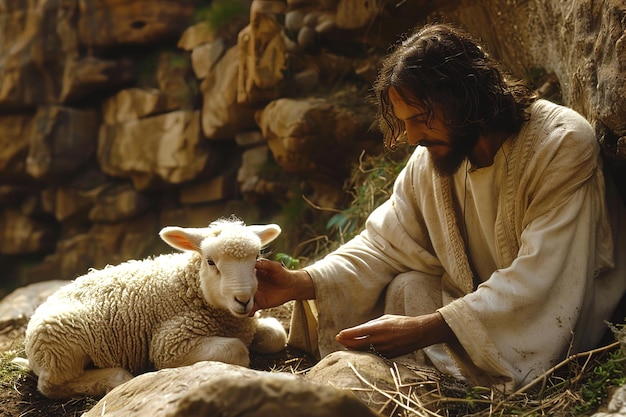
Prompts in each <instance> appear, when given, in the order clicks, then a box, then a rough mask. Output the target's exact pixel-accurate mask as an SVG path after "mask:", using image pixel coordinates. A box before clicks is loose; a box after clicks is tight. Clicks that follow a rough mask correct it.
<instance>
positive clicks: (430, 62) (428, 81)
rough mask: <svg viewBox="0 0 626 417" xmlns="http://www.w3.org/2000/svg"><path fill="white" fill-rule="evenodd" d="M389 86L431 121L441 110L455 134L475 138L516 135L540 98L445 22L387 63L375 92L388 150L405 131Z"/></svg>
mask: <svg viewBox="0 0 626 417" xmlns="http://www.w3.org/2000/svg"><path fill="white" fill-rule="evenodd" d="M391 87H394V88H395V89H396V90H397V91H398V93H399V94H400V96H401V97H402V99H403V100H404V101H405V102H406V103H407V104H411V105H416V106H418V107H420V108H422V109H425V110H426V112H427V115H428V121H429V123H430V122H432V120H433V116H434V113H435V110H437V111H439V112H441V113H440V114H442V115H443V119H444V120H443V121H444V124H445V125H446V126H447V127H448V128H449V129H450V130H451V132H452V133H457V132H459V133H460V132H463V133H464V134H470V135H472V136H478V135H481V134H487V133H493V132H498V133H509V134H510V133H515V132H517V131H518V130H519V129H520V128H521V126H522V124H523V123H524V121H526V120H528V115H527V112H526V109H527V108H528V107H529V106H530V105H531V104H532V103H533V102H534V101H535V100H536V99H537V95H536V94H535V92H534V91H533V90H532V89H531V88H529V87H527V86H526V85H524V84H523V83H522V82H520V81H517V80H514V79H513V78H511V77H510V76H509V74H508V73H507V72H506V71H505V70H504V69H503V68H502V67H501V65H500V64H499V63H498V62H496V61H495V60H494V59H492V58H491V57H490V56H489V55H488V54H487V53H486V52H485V51H484V49H483V48H482V47H481V46H480V44H479V43H478V42H477V41H476V40H474V39H473V38H472V37H471V36H470V35H469V34H468V33H466V32H465V31H463V30H461V29H459V28H456V27H454V26H451V25H447V24H433V25H428V26H425V27H424V28H421V29H419V30H417V31H416V32H415V33H413V34H412V35H411V36H410V37H408V38H407V39H406V40H404V41H403V42H402V43H401V44H399V45H398V46H397V47H396V49H395V50H394V51H393V52H392V53H391V54H390V55H389V56H387V57H386V58H385V59H384V60H383V63H382V68H381V70H380V73H379V75H378V78H377V80H376V82H375V83H374V93H375V95H376V100H377V101H378V118H377V119H378V123H379V127H380V128H381V130H382V132H383V134H384V138H385V145H386V146H387V147H393V146H394V145H395V144H396V143H397V142H398V141H401V138H402V134H403V132H404V126H403V123H402V122H401V121H399V120H398V119H397V118H396V117H395V115H394V114H393V109H392V107H391V103H390V100H389V89H390V88H391Z"/></svg>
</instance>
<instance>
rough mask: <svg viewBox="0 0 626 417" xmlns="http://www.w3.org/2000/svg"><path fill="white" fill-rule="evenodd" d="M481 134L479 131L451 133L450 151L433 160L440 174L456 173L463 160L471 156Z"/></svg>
mask: <svg viewBox="0 0 626 417" xmlns="http://www.w3.org/2000/svg"><path fill="white" fill-rule="evenodd" d="M479 137H480V135H479V134H478V133H477V132H469V133H467V132H466V133H464V134H459V133H452V132H451V133H450V144H451V145H450V151H449V152H448V153H447V154H446V155H445V156H443V157H440V158H437V159H435V158H433V157H432V154H431V157H430V158H431V160H432V162H433V166H434V167H435V170H436V171H437V172H438V173H439V175H454V174H455V173H456V172H457V171H458V170H459V168H460V167H461V165H462V164H463V162H464V161H465V160H466V159H467V158H469V157H470V155H471V152H472V149H474V146H475V145H476V142H478V139H479Z"/></svg>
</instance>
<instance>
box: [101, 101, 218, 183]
mask: <svg viewBox="0 0 626 417" xmlns="http://www.w3.org/2000/svg"><path fill="white" fill-rule="evenodd" d="M208 160H209V149H208V147H207V146H206V144H205V141H204V139H203V138H202V136H201V135H200V114H199V112H197V111H184V110H180V111H175V112H170V113H166V114H163V115H159V116H154V117H149V118H145V119H140V120H135V121H130V122H126V123H117V124H103V125H101V127H100V133H99V137H98V161H99V163H100V166H101V168H102V171H104V172H105V173H106V174H108V175H112V176H115V177H124V178H131V179H132V181H133V184H134V185H135V188H137V189H139V190H142V189H146V188H149V187H150V186H151V185H153V184H154V183H157V182H165V183H170V184H180V183H183V182H186V181H190V180H192V179H194V178H196V177H197V176H198V175H199V174H200V173H202V172H203V171H204V169H205V167H206V165H207V161H208Z"/></svg>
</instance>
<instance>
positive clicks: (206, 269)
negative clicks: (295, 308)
mask: <svg viewBox="0 0 626 417" xmlns="http://www.w3.org/2000/svg"><path fill="white" fill-rule="evenodd" d="M201 246H202V254H203V258H204V262H203V265H202V269H201V271H200V287H201V289H202V292H203V294H204V297H205V299H206V301H207V303H209V304H211V305H214V306H216V307H220V308H223V309H225V310H229V311H230V312H231V313H232V314H233V315H235V316H247V315H249V314H250V311H251V310H252V307H253V305H254V294H255V293H256V289H257V279H256V272H255V268H254V266H255V264H256V260H257V256H258V254H259V251H260V250H261V239H260V238H259V237H258V236H257V235H256V234H254V233H251V232H250V231H247V230H239V231H235V230H229V231H224V232H222V233H220V234H219V235H218V236H212V237H208V238H206V239H205V240H204V241H203V242H202V245H201Z"/></svg>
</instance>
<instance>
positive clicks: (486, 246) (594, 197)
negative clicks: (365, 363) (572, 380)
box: [291, 100, 626, 390]
mask: <svg viewBox="0 0 626 417" xmlns="http://www.w3.org/2000/svg"><path fill="white" fill-rule="evenodd" d="M530 110H531V118H530V120H529V121H528V122H526V123H525V124H524V126H523V128H522V130H521V131H520V133H519V134H517V135H515V136H512V137H510V138H509V139H507V141H506V142H505V144H504V145H503V147H502V149H500V151H498V154H497V155H496V158H495V160H494V164H493V165H491V166H489V167H484V168H480V169H473V168H472V167H470V166H467V167H466V166H463V167H462V168H461V169H460V170H459V171H458V172H457V173H456V174H455V175H454V176H452V177H447V176H439V175H438V174H437V173H436V172H435V171H434V170H433V167H432V162H431V159H430V156H429V154H428V150H427V149H426V148H423V147H418V148H417V149H416V150H415V152H414V153H413V155H412V156H411V158H410V159H409V161H408V163H407V166H406V167H405V169H404V170H403V171H402V172H401V173H400V174H399V176H398V178H397V180H396V182H395V185H394V192H393V195H392V196H391V198H390V199H389V200H388V201H387V202H385V203H383V204H382V205H381V206H380V207H378V208H377V209H376V210H375V211H374V212H372V214H371V215H370V216H369V218H368V220H367V222H366V227H365V230H364V231H363V232H362V233H361V234H360V235H359V236H357V237H355V238H354V239H353V240H351V241H350V242H348V243H346V244H345V245H343V246H342V247H341V248H339V249H338V250H337V251H335V252H333V253H332V254H330V255H328V256H327V257H325V258H324V259H322V260H320V261H318V262H316V263H315V264H313V265H311V266H308V267H306V268H305V269H306V270H307V271H308V272H309V274H310V275H311V277H312V279H313V283H314V285H315V292H316V307H317V334H310V333H306V331H303V330H305V329H303V328H302V324H301V319H302V315H301V314H299V313H301V312H302V310H300V307H301V306H300V307H299V308H298V309H296V312H295V314H294V318H293V321H292V335H291V340H292V341H294V342H295V343H296V344H300V345H302V344H303V343H300V342H302V340H303V339H306V340H307V342H309V344H313V345H314V344H315V342H317V344H318V346H317V347H318V349H319V354H320V355H321V356H325V355H327V354H328V353H330V352H333V351H335V350H340V349H342V346H341V345H339V344H338V343H337V342H335V340H334V336H335V335H336V334H337V333H338V332H339V331H340V330H342V329H344V328H347V327H351V326H354V325H357V324H360V323H363V322H365V321H367V320H370V319H372V318H375V317H378V316H380V315H381V314H383V313H384V312H394V311H397V310H398V308H399V309H400V310H402V309H403V308H404V307H402V306H401V307H397V306H390V304H393V303H395V301H394V300H393V299H391V300H389V299H387V300H385V292H386V289H387V286H388V284H390V282H391V281H392V280H393V279H394V277H396V276H398V275H399V274H402V273H407V272H409V273H412V274H414V275H417V276H418V277H419V276H421V277H423V278H424V279H425V280H430V281H432V280H433V279H436V280H437V283H438V284H437V285H429V286H428V287H424V289H423V291H422V289H421V288H420V289H419V290H416V291H415V293H416V294H417V296H416V298H415V299H414V300H413V301H411V302H413V303H415V305H416V307H415V309H411V308H408V309H405V310H409V313H407V314H413V313H414V312H417V313H415V314H422V313H426V312H428V311H422V310H420V308H422V307H421V306H425V305H434V306H436V307H438V308H437V310H438V311H439V312H440V313H441V314H442V316H443V318H444V319H445V320H446V322H447V324H448V325H449V326H450V328H451V329H452V330H453V332H454V333H455V335H456V337H457V339H458V341H459V344H455V345H454V346H448V345H446V346H445V349H440V348H441V347H442V346H434V347H432V348H427V349H425V350H424V351H425V352H426V354H427V356H429V357H430V359H431V361H432V363H434V365H435V366H436V367H438V368H439V369H440V370H442V371H444V372H451V373H455V370H456V369H460V371H461V374H462V375H463V376H464V377H465V378H467V379H468V380H470V381H471V382H473V383H476V384H499V383H502V384H504V389H506V390H509V389H513V388H515V387H516V386H519V385H520V384H522V383H525V382H527V381H529V380H531V379H532V378H534V377H535V376H537V375H539V374H540V373H542V372H544V371H545V370H547V369H549V368H550V367H552V366H554V365H555V364H556V363H557V362H558V361H559V360H560V359H562V358H563V357H564V356H565V355H566V354H567V353H571V352H573V351H578V350H582V349H587V348H591V347H593V346H594V345H595V344H597V343H598V342H599V340H600V338H601V337H602V335H603V334H604V332H605V330H606V326H605V324H604V323H603V320H607V319H608V318H609V317H610V314H611V312H612V310H613V309H614V307H615V305H616V304H617V302H618V301H619V299H620V297H621V295H622V294H623V293H624V291H625V290H626V276H625V271H626V265H624V261H623V260H621V259H620V258H625V257H624V256H623V255H622V256H619V257H617V258H615V259H618V260H620V263H621V265H618V267H616V268H614V263H615V262H614V245H613V239H612V235H611V227H610V225H609V222H608V218H607V209H606V206H605V192H604V189H605V185H604V177H603V174H602V165H601V161H600V157H599V148H598V144H597V141H596V138H595V134H594V132H593V129H592V128H591V126H590V125H589V123H588V122H587V121H586V120H585V119H584V118H582V117H581V116H580V115H579V114H577V113H576V112H574V111H572V110H570V109H567V108H565V107H561V106H557V105H555V104H552V103H550V102H547V101H543V100H540V101H538V102H536V103H535V104H533V106H532V107H531V109H530ZM625 222H626V219H625ZM613 226H614V228H616V227H618V228H620V230H621V232H619V235H618V236H619V237H620V240H621V241H623V240H624V237H626V228H625V226H626V225H624V224H621V225H613ZM466 232H467V235H468V236H469V239H467V242H465V241H464V239H463V236H464V235H465V233H466ZM466 243H467V250H466ZM623 243H624V242H622V243H621V244H623ZM624 247H626V246H622V248H624ZM622 250H623V249H622ZM466 253H469V258H468V256H467V254H466ZM470 263H471V265H472V266H470ZM472 267H473V269H474V270H472ZM478 284H479V285H478ZM476 285H478V286H477V287H476ZM404 302H405V301H402V303H404ZM386 304H387V305H386ZM436 307H435V308H436ZM429 308H430V309H432V308H433V307H429ZM431 312H432V311H431ZM310 319H311V317H309V321H310ZM303 333H304V334H305V335H304V336H303ZM315 339H317V340H315ZM310 347H313V348H314V347H315V346H310Z"/></svg>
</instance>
